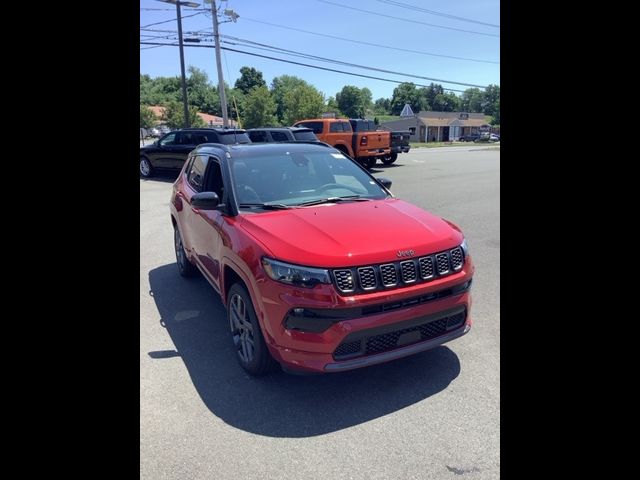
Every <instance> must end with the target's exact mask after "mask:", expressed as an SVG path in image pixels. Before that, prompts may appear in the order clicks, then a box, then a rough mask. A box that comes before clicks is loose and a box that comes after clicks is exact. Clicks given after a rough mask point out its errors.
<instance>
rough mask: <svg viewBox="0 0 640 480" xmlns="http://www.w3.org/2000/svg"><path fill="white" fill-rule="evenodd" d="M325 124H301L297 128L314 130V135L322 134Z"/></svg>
mask: <svg viewBox="0 0 640 480" xmlns="http://www.w3.org/2000/svg"><path fill="white" fill-rule="evenodd" d="M322 125H323V122H300V123H298V124H296V127H307V128H310V129H311V130H313V133H322Z"/></svg>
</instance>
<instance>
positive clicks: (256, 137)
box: [249, 132, 267, 143]
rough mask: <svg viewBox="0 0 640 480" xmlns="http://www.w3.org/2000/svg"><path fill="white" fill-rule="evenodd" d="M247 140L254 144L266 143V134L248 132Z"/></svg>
mask: <svg viewBox="0 0 640 480" xmlns="http://www.w3.org/2000/svg"><path fill="white" fill-rule="evenodd" d="M249 138H250V139H251V141H252V142H255V143H261V142H266V141H267V132H249Z"/></svg>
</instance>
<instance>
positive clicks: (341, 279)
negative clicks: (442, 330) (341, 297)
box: [333, 247, 465, 293]
mask: <svg viewBox="0 0 640 480" xmlns="http://www.w3.org/2000/svg"><path fill="white" fill-rule="evenodd" d="M464 260H465V258H464V253H463V252H462V249H461V248H460V247H456V248H453V249H451V250H448V251H445V252H438V253H436V254H435V255H426V256H424V257H419V258H416V259H412V260H403V261H400V262H393V263H385V264H382V265H367V266H361V267H353V268H344V269H340V270H333V277H334V283H335V286H336V287H337V289H338V292H340V293H362V292H372V291H376V290H381V289H389V288H394V287H402V286H405V285H410V284H413V283H420V282H427V281H430V280H434V279H435V278H438V277H442V276H445V275H451V274H453V273H455V272H459V271H460V270H462V267H463V265H464ZM416 262H417V263H416ZM356 278H357V279H358V281H357V282H356V280H355V279H356Z"/></svg>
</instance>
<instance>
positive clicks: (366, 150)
mask: <svg viewBox="0 0 640 480" xmlns="http://www.w3.org/2000/svg"><path fill="white" fill-rule="evenodd" d="M293 126H294V127H307V128H311V129H313V132H314V133H315V134H316V136H317V137H318V140H320V141H321V142H324V143H328V144H329V145H331V146H333V147H335V148H337V149H338V150H341V151H342V152H343V153H345V154H347V155H349V156H350V157H351V158H353V159H355V160H357V161H358V162H360V163H361V164H362V165H364V166H365V167H368V168H371V167H373V166H374V165H375V164H376V160H377V159H378V158H379V159H381V160H382V159H383V158H386V157H389V156H390V155H391V133H390V132H385V131H378V130H376V125H375V123H374V122H373V120H363V119H359V118H350V119H348V120H347V119H346V118H315V119H312V120H300V121H299V122H296V123H295V124H294V125H293Z"/></svg>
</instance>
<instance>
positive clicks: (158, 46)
mask: <svg viewBox="0 0 640 480" xmlns="http://www.w3.org/2000/svg"><path fill="white" fill-rule="evenodd" d="M165 46H166V45H155V46H153V47H144V48H140V50H151V49H152V48H160V47H165Z"/></svg>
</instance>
